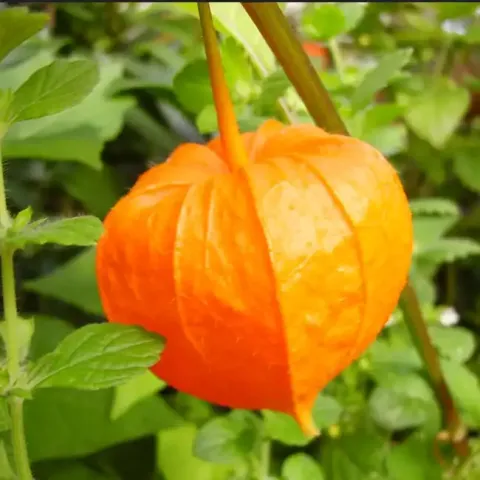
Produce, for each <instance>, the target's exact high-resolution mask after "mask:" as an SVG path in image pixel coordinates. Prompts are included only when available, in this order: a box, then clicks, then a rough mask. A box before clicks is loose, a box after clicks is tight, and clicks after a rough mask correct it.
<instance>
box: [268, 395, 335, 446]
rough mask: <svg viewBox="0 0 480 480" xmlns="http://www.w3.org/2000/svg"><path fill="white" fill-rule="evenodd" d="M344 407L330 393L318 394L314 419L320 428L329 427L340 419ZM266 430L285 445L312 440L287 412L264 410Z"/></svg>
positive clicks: (300, 443)
mask: <svg viewBox="0 0 480 480" xmlns="http://www.w3.org/2000/svg"><path fill="white" fill-rule="evenodd" d="M342 411H343V408H342V406H341V405H340V404H339V403H338V401H337V400H336V399H335V398H333V397H330V396H328V395H324V394H320V395H318V397H317V399H316V401H315V405H314V407H313V412H312V415H313V419H314V421H315V424H316V425H317V427H318V428H320V429H323V428H328V427H329V426H331V425H334V424H336V423H337V422H338V421H339V420H340V415H341V414H342ZM262 413H263V417H264V422H265V432H266V434H267V435H268V437H270V438H271V439H273V440H276V441H279V442H282V443H284V444H285V445H295V446H304V445H307V444H308V443H310V442H311V441H312V439H311V438H310V437H307V436H305V434H304V433H303V432H302V430H301V429H300V427H299V426H298V423H297V422H296V421H295V420H294V419H293V418H292V417H291V416H290V415H286V414H285V413H280V412H272V411H269V410H264V411H263V412H262Z"/></svg>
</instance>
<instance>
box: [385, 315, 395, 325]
mask: <svg viewBox="0 0 480 480" xmlns="http://www.w3.org/2000/svg"><path fill="white" fill-rule="evenodd" d="M397 322H398V317H397V316H396V315H394V314H392V315H390V318H389V319H388V322H387V323H386V324H385V327H391V326H392V325H394V324H395V323H397Z"/></svg>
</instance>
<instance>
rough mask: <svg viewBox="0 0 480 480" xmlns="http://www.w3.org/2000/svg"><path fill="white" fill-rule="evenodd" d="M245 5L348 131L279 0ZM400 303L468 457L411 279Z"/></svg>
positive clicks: (321, 116)
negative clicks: (281, 8) (278, 2)
mask: <svg viewBox="0 0 480 480" xmlns="http://www.w3.org/2000/svg"><path fill="white" fill-rule="evenodd" d="M242 5H243V7H244V8H245V10H246V12H247V13H248V15H249V16H250V18H251V19H252V20H253V22H254V23H255V25H256V26H257V28H258V30H259V31H260V33H261V34H262V36H263V37H264V38H265V40H266V42H267V43H268V45H269V46H270V48H271V49H272V51H273V53H274V54H275V56H276V57H277V59H278V61H279V62H280V64H281V65H282V67H283V69H284V70H285V73H286V74H287V76H288V78H289V79H290V81H291V82H292V84H293V86H294V87H295V89H296V90H297V92H298V94H299V96H300V97H301V99H302V100H303V102H304V104H305V106H306V108H307V110H308V111H309V113H310V115H311V116H312V118H313V119H314V120H315V123H316V124H317V125H318V126H319V127H322V128H324V129H325V130H327V131H329V132H332V133H340V134H343V135H348V131H347V129H346V127H345V125H344V123H343V121H342V119H341V117H340V115H339V114H338V112H337V110H336V108H335V106H334V104H333V102H332V100H331V99H330V96H329V94H328V91H327V90H326V89H325V87H324V86H323V84H322V81H321V80H320V78H319V76H318V75H317V73H316V72H315V70H314V68H313V66H312V64H311V62H310V59H309V58H308V56H307V55H306V54H305V52H304V51H303V49H302V47H301V44H300V42H299V41H298V39H297V38H296V36H295V34H294V32H293V30H292V28H291V26H290V24H289V23H288V21H287V19H286V18H285V16H284V15H283V13H282V11H281V10H280V8H279V6H278V5H277V3H242ZM400 305H401V308H402V310H403V313H404V317H405V322H406V324H407V326H408V328H409V331H410V334H411V336H412V339H413V342H414V344H415V347H416V348H417V350H418V352H419V354H420V355H421V357H422V359H423V361H424V363H425V366H426V369H427V372H428V374H429V377H430V381H431V384H432V386H433V388H434V391H435V394H436V396H437V398H438V401H439V402H440V404H441V405H442V409H443V414H444V419H445V425H446V427H447V429H448V433H449V439H450V441H451V442H452V445H453V447H454V448H455V451H456V452H457V454H458V456H460V457H466V456H468V455H469V445H468V436H467V430H466V428H465V427H464V426H463V424H462V422H461V420H460V416H459V414H458V412H457V410H456V408H455V405H454V403H453V399H452V396H451V394H450V391H449V389H448V387H447V384H446V382H445V379H444V377H443V374H442V371H441V368H440V363H439V360H438V356H437V352H436V350H435V348H434V347H433V345H432V342H431V341H430V337H429V335H428V331H427V327H426V323H425V320H424V318H423V315H422V312H421V309H420V306H419V303H418V299H417V295H416V293H415V290H414V289H413V287H412V286H411V284H410V283H408V284H407V286H406V287H405V289H404V291H403V293H402V301H401V304H400Z"/></svg>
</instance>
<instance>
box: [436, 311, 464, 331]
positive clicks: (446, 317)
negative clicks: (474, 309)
mask: <svg viewBox="0 0 480 480" xmlns="http://www.w3.org/2000/svg"><path fill="white" fill-rule="evenodd" d="M459 320H460V315H459V314H458V312H457V311H456V310H455V309H454V308H453V307H447V308H445V309H444V310H443V311H442V313H440V323H441V324H442V325H443V326H444V327H451V326H452V325H456V324H457V323H458V322H459Z"/></svg>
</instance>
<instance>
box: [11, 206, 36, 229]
mask: <svg viewBox="0 0 480 480" xmlns="http://www.w3.org/2000/svg"><path fill="white" fill-rule="evenodd" d="M32 215H33V210H32V207H27V208H25V209H23V210H22V211H20V212H18V214H17V216H16V217H15V218H14V219H13V223H12V226H11V228H10V230H11V231H13V232H19V231H21V230H22V229H23V228H25V227H26V226H27V225H28V224H29V223H30V221H31V220H32Z"/></svg>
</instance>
